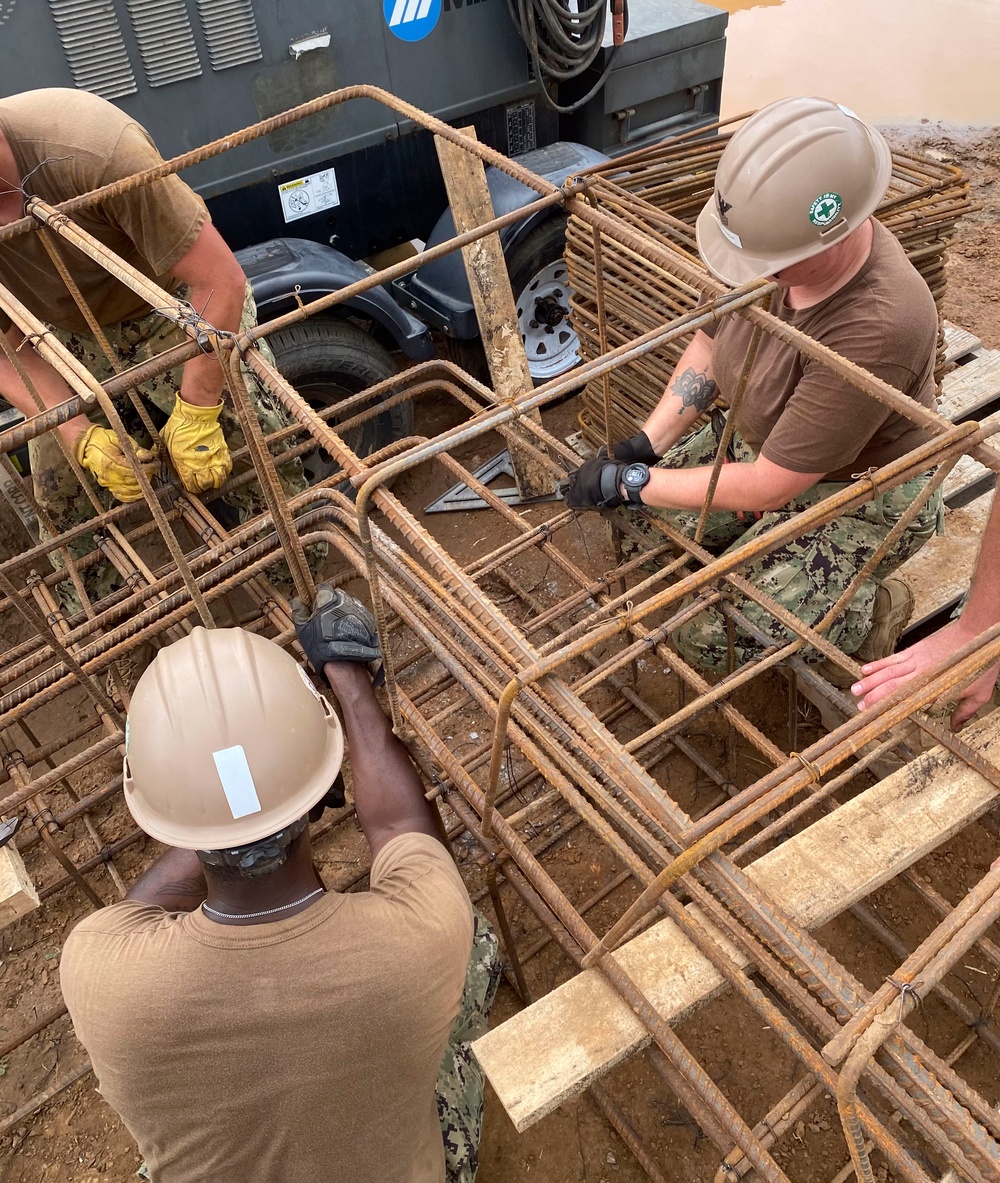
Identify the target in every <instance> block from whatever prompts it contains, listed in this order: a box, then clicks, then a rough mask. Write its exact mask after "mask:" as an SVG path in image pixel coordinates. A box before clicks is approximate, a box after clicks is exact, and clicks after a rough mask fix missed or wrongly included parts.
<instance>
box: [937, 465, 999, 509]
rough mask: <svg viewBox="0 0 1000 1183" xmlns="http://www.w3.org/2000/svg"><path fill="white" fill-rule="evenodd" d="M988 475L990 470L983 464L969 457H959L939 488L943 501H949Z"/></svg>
mask: <svg viewBox="0 0 1000 1183" xmlns="http://www.w3.org/2000/svg"><path fill="white" fill-rule="evenodd" d="M989 475H990V469H988V468H987V467H986V465H985V464H980V463H979V461H978V460H974V459H973V458H972V457H971V456H961V457H959V460H958V463H957V464H956V465H955V467H954V468H953V469H952V470H951V472H949V473H948V475H947V476H946V477H945V478H944V484H943V485H942V486H941V492H942V493H943V494H944V499H945V501H951V500H952V499H953V498H954V497H956V496H957V495H958V494H959V493H961V492H963V491H964V490H965V489H968V488H970V487H971V486H972V485H975V484H978V483H979V481H981V480H982V479H983V478H984V477H987V476H989Z"/></svg>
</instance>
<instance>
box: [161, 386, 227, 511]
mask: <svg viewBox="0 0 1000 1183" xmlns="http://www.w3.org/2000/svg"><path fill="white" fill-rule="evenodd" d="M221 414H222V403H219V404H218V406H215V407H196V406H195V405H194V403H186V402H185V401H184V400H183V399H182V398H181V396H180V395H178V396H177V400H176V402H175V403H174V409H173V413H172V414H171V416H170V418H169V419H168V420H167V422H166V425H165V426H164V428H163V432H162V435H163V442H164V443H165V444H166V445H167V450H168V451H169V452H170V459H171V460H172V461H173V462H174V468H176V469H177V475H178V476H179V477H180V478H181V484H183V486H184V488H185V489H187V491H188V492H189V493H207V492H208V491H209V490H210V489H218V488H219V487H220V486H221V485H223V484H225V481H226V477H227V476H229V474H230V473H231V472H232V470H233V458H232V456H230V455H229V445H228V444H227V443H226V441H225V438H224V437H223V434H222V428H221V427H220V426H219V416H220V415H221Z"/></svg>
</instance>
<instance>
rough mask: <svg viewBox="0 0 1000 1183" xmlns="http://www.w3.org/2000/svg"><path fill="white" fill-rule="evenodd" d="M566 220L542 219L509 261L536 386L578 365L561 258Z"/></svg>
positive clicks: (559, 217)
mask: <svg viewBox="0 0 1000 1183" xmlns="http://www.w3.org/2000/svg"><path fill="white" fill-rule="evenodd" d="M565 249H566V216H565V214H557V215H554V216H553V217H550V218H546V219H545V221H544V222H542V223H541V225H539V226H536V227H535V228H534V229H533V230H531V231H529V233H528V234H527V235H526V237H525V238H524V239H523V240H522V241H521V242H519V243H518V244H517V245H516V246H515V247H514V249H513V250H512V251H511V252H510V254H509V255H508V256H507V274H508V275H509V276H510V286H511V290H512V291H513V293H514V307H515V309H516V310H517V320H518V325H519V327H520V329H521V340H522V341H523V342H524V352H525V353H526V354H527V357H528V368H529V369H530V370H531V377H532V379H533V380H534V383H535V385H536V386H538V385H540V384H541V383H542V382H547V381H549V379H550V378H556V377H558V376H559V375H560V374H565V373H566V372H567V371H569V370H571V369H573V367H574V366H578V365H579V364H580V355H579V346H580V339H579V337H578V336H577V334H576V330H575V329H574V328H573V326H572V324H571V323H570V319H569V298H570V296H571V295H572V289H571V288H570V287H569V284H568V283H567V279H568V274H567V268H566V262H565V259H564V258H563V254H564V252H565Z"/></svg>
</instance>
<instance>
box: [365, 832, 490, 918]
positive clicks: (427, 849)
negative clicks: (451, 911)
mask: <svg viewBox="0 0 1000 1183" xmlns="http://www.w3.org/2000/svg"><path fill="white" fill-rule="evenodd" d="M370 882H371V891H372V893H373V894H375V895H379V896H382V897H383V898H384V899H390V900H400V899H412V898H414V897H415V896H417V895H420V896H421V897H423V896H428V897H430V896H433V897H434V903H435V906H436V907H440V905H441V904H443V903H445V902H446V901H450V902H451V903H452V904H454V905H455V907H456V908H457V909H458V910H460V911H465V910H467V909H468V908H469V896H468V893H467V892H466V890H465V884H464V883H463V882H462V876H461V875H460V874H459V872H458V868H457V867H456V866H455V862H454V860H453V859H452V857H451V854H450V852H449V850H448V849H447V847H445V846H444V845H443V844H442V843H441V842H439V841H438V840H437V838H432V837H431V836H430V835H429V834H417V833H408V834H398V835H397V836H396V837H395V838H393V839H391V840H390V841H389V842H387V843H386V844H385V846H383V847H382V849H381V850H380V851H379V852H378V855H377V856H376V858H375V861H374V862H373V863H372V870H371V880H370Z"/></svg>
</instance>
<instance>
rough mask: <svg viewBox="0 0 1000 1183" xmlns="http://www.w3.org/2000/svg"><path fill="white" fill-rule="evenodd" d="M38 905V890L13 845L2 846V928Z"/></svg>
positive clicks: (0, 907)
mask: <svg viewBox="0 0 1000 1183" xmlns="http://www.w3.org/2000/svg"><path fill="white" fill-rule="evenodd" d="M37 907H38V892H36V891H35V885H34V884H33V883H32V882H31V877H30V876H29V875H28V872H27V871H26V870H25V869H24V862H23V861H22V859H21V856H20V855H19V854H18V853H17V851H16V850H15V849H14V847H13V846H11V845H10V843H8V844H7V845H6V846H0V928H6V926H7V925H8V924H11V923H13V921H15V920H17V918H18V917H19V916H24V915H26V914H27V913H28V912H33V911H34V910H35V909H36V908H37Z"/></svg>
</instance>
